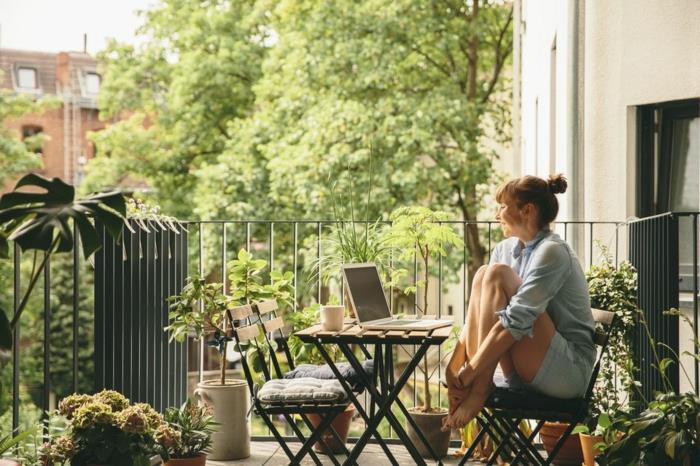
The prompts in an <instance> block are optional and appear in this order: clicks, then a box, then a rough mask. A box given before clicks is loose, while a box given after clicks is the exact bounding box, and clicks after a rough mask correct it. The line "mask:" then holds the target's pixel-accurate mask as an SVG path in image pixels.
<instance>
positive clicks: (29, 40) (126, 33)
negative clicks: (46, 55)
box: [0, 0, 155, 55]
mask: <svg viewBox="0 0 700 466" xmlns="http://www.w3.org/2000/svg"><path fill="white" fill-rule="evenodd" d="M154 3H155V0H0V48H8V49H20V50H37V51H43V52H61V51H82V50H83V34H87V36H88V37H87V50H88V52H89V53H91V54H93V55H94V54H95V53H96V52H98V51H99V50H101V49H102V48H104V46H105V44H106V41H107V38H108V37H113V38H115V39H117V40H119V41H122V42H129V43H135V38H134V31H135V30H136V28H137V27H138V26H139V25H140V24H141V19H140V18H139V17H138V16H137V15H136V10H143V9H147V8H148V7H149V6H150V5H153V4H154Z"/></svg>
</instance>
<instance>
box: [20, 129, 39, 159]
mask: <svg viewBox="0 0 700 466" xmlns="http://www.w3.org/2000/svg"><path fill="white" fill-rule="evenodd" d="M43 131H44V130H43V129H42V127H41V126H34V125H28V126H22V141H24V145H25V146H27V150H29V151H31V152H34V153H35V154H43V153H44V148H43V145H44V144H43V143H44V140H43V137H42V133H43Z"/></svg>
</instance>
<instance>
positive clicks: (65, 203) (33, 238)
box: [0, 174, 126, 350]
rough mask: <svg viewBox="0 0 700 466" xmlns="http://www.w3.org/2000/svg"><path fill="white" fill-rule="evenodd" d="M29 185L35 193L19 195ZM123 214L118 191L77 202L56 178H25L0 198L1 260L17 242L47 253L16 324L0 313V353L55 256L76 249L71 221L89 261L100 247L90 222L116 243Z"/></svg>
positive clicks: (72, 191) (9, 344)
mask: <svg viewBox="0 0 700 466" xmlns="http://www.w3.org/2000/svg"><path fill="white" fill-rule="evenodd" d="M25 187H29V188H30V189H32V191H31V192H27V191H19V189H20V188H25ZM125 214H126V203H125V201H124V197H123V196H122V195H121V194H120V193H119V192H116V191H113V192H106V193H98V194H92V195H90V196H87V197H84V198H82V199H75V189H74V188H73V186H71V185H69V184H66V183H64V182H63V181H61V180H60V179H58V178H54V179H52V180H48V179H46V178H44V177H41V176H39V175H35V174H28V175H25V176H23V177H22V178H21V179H20V180H19V181H18V182H17V185H16V186H15V190H14V191H11V192H9V193H6V194H4V195H3V196H2V197H1V198H0V256H1V257H7V256H8V255H9V241H14V242H15V243H16V244H18V245H19V246H20V247H21V248H22V250H28V249H34V250H37V251H44V252H45V254H44V259H43V261H42V262H41V264H40V265H39V267H37V268H36V270H35V273H34V274H33V275H32V277H31V279H30V280H29V285H28V286H27V290H26V292H25V294H24V297H23V298H22V300H21V301H20V303H19V306H18V307H17V310H16V312H15V314H14V315H13V316H12V321H8V320H9V319H8V318H7V314H6V313H5V311H4V310H3V309H0V350H2V349H9V348H11V347H12V334H11V330H12V329H14V328H15V326H16V325H17V322H18V321H19V318H20V316H21V315H22V312H23V311H24V309H25V307H26V306H27V303H28V300H29V297H30V296H31V293H32V290H33V289H34V286H35V285H36V283H37V280H38V279H39V277H40V276H41V273H42V272H43V270H44V267H45V265H46V264H47V262H48V260H49V258H50V257H51V255H52V254H53V253H56V252H58V253H60V252H69V251H72V250H73V246H74V241H73V232H72V231H71V228H70V223H71V221H73V224H74V226H75V230H76V231H77V232H79V233H80V244H81V246H82V249H83V254H84V255H85V258H88V257H89V256H90V255H92V254H93V253H94V252H95V251H96V250H97V249H99V248H100V246H101V244H100V241H99V237H98V234H97V231H96V229H95V226H94V225H93V224H92V223H91V219H92V220H94V221H99V222H100V223H102V224H103V225H104V226H105V228H106V230H107V231H108V232H109V234H110V235H111V236H112V237H113V238H115V239H118V238H119V237H120V236H121V231H122V226H123V224H124V215H125Z"/></svg>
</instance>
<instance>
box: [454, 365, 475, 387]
mask: <svg viewBox="0 0 700 466" xmlns="http://www.w3.org/2000/svg"><path fill="white" fill-rule="evenodd" d="M475 375H476V373H475V372H474V369H473V368H472V367H471V365H469V363H467V364H465V365H463V366H462V367H461V368H460V369H459V372H458V373H457V382H456V383H455V385H458V386H461V387H468V386H470V385H471V384H472V383H473V382H474V378H475Z"/></svg>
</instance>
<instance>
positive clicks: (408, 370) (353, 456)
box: [338, 342, 430, 465]
mask: <svg viewBox="0 0 700 466" xmlns="http://www.w3.org/2000/svg"><path fill="white" fill-rule="evenodd" d="M338 346H339V347H340V349H341V351H343V354H345V357H346V358H347V359H348V362H350V364H351V365H353V367H354V368H355V370H356V371H358V375H364V376H366V375H367V374H366V373H364V371H363V370H362V367H361V365H359V366H360V367H355V366H357V365H358V364H357V359H356V358H355V356H354V355H353V354H352V353H351V352H350V351H349V349H348V348H347V345H345V344H342V343H340V344H339V345H338ZM429 346H430V345H429V344H428V343H426V342H424V343H422V344H421V346H420V348H419V349H418V351H417V352H416V354H415V355H414V357H413V359H412V360H411V361H410V362H409V363H408V364H407V365H406V367H405V368H404V371H403V373H402V374H401V376H400V377H399V380H398V381H397V383H396V386H395V387H393V389H392V390H391V391H390V393H389V394H388V395H387V396H386V397H383V396H381V395H379V394H378V393H377V391H376V389H375V388H374V387H371V386H367V389H368V391H369V392H370V394H371V395H372V396H374V397H377V398H378V401H379V402H380V403H381V406H380V407H379V410H378V411H377V414H376V416H375V417H374V418H373V419H372V420H371V422H369V423H368V425H367V430H365V432H364V433H363V434H362V436H361V437H360V438H359V440H358V442H357V444H356V445H355V447H354V448H353V449H352V451H351V452H350V456H349V457H348V459H347V461H346V462H345V464H354V462H355V461H356V460H357V457H358V456H359V454H360V451H361V450H362V448H364V446H365V445H366V444H367V441H368V440H369V437H370V435H372V433H373V432H375V431H376V429H377V427H378V426H379V423H380V422H381V420H382V419H383V418H384V417H387V419H389V422H390V423H391V424H392V425H393V426H394V429H396V433H397V435H399V437H400V438H401V440H403V442H404V446H405V447H406V449H407V450H408V451H409V453H410V454H411V456H412V457H413V459H414V461H415V462H416V463H417V464H421V465H425V464H426V463H425V460H423V458H422V457H421V456H420V454H419V453H418V451H417V450H416V448H415V447H414V446H413V444H412V443H411V442H410V440H409V439H408V436H407V435H406V433H405V431H404V430H403V428H402V427H401V423H400V422H398V420H397V419H396V417H395V416H394V414H393V413H392V412H391V409H390V408H391V404H392V401H393V400H396V398H397V397H398V395H399V393H400V392H401V389H402V388H403V386H404V385H405V384H406V382H407V381H408V379H409V377H410V376H411V374H412V373H413V371H414V370H415V368H416V366H417V365H418V363H419V362H420V360H421V358H422V357H423V356H424V355H425V353H426V351H427V350H428V348H429Z"/></svg>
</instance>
